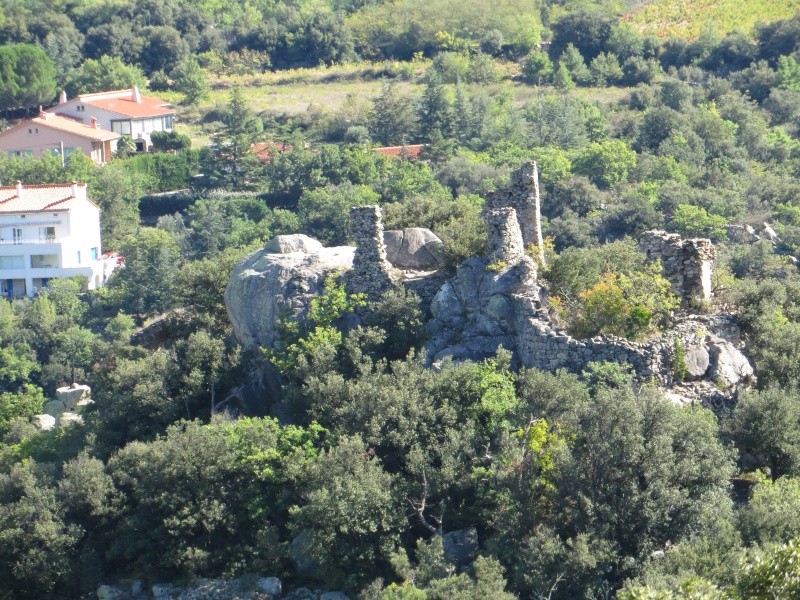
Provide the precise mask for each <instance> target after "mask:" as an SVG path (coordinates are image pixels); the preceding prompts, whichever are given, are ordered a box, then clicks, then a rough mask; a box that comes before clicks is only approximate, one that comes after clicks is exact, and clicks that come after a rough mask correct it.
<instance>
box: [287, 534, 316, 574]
mask: <svg viewBox="0 0 800 600" xmlns="http://www.w3.org/2000/svg"><path fill="white" fill-rule="evenodd" d="M310 538H311V534H309V533H308V532H307V531H301V532H300V533H299V534H298V535H296V536H295V538H294V539H293V540H292V541H291V542H290V543H289V556H290V557H291V559H292V563H293V564H294V568H295V571H297V574H298V575H299V576H300V577H308V578H314V577H316V576H317V575H318V574H319V570H320V565H319V564H318V563H317V562H316V561H315V560H314V559H313V558H311V557H310V556H309V555H308V550H307V549H308V544H309V542H310Z"/></svg>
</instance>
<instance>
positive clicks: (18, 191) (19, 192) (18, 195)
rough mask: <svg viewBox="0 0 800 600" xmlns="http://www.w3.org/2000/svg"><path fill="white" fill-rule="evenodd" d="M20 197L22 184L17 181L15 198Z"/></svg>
mask: <svg viewBox="0 0 800 600" xmlns="http://www.w3.org/2000/svg"><path fill="white" fill-rule="evenodd" d="M20 196H22V182H21V181H20V180H19V179H17V197H18V198H19V197H20Z"/></svg>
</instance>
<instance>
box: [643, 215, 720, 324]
mask: <svg viewBox="0 0 800 600" xmlns="http://www.w3.org/2000/svg"><path fill="white" fill-rule="evenodd" d="M639 248H640V249H641V251H642V252H644V254H645V256H646V257H647V260H648V261H655V260H660V261H661V268H662V270H663V273H664V278H665V279H667V281H669V282H670V283H671V284H672V291H673V293H674V294H675V295H676V296H678V298H680V299H681V304H682V305H683V307H684V308H692V307H696V306H698V305H699V304H701V303H704V302H709V301H710V300H711V274H712V271H713V268H714V259H715V257H716V250H715V249H714V244H712V243H711V240H706V239H697V238H693V239H690V240H684V239H681V236H680V235H678V234H677V233H667V232H666V231H648V232H646V233H645V234H644V235H643V236H642V239H641V240H640V241H639Z"/></svg>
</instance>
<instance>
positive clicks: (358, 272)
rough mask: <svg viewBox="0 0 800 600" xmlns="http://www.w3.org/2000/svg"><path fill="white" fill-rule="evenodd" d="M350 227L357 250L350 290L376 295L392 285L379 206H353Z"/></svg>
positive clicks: (354, 255) (370, 295) (373, 296)
mask: <svg viewBox="0 0 800 600" xmlns="http://www.w3.org/2000/svg"><path fill="white" fill-rule="evenodd" d="M350 230H351V231H352V233H353V238H354V239H355V242H356V251H355V254H353V268H352V270H351V271H350V273H348V276H347V279H346V284H347V291H348V292H350V293H351V294H354V293H363V294H366V295H367V297H368V298H371V299H374V298H377V297H379V296H380V295H381V294H382V293H383V292H385V291H386V290H388V289H389V288H391V287H392V285H393V281H392V275H391V271H392V265H391V264H389V261H388V260H386V245H385V244H384V241H383V220H382V215H381V209H380V207H379V206H354V207H353V208H351V209H350Z"/></svg>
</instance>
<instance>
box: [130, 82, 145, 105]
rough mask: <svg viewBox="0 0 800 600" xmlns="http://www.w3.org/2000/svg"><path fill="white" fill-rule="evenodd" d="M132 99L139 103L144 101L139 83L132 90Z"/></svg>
mask: <svg viewBox="0 0 800 600" xmlns="http://www.w3.org/2000/svg"><path fill="white" fill-rule="evenodd" d="M131 100H133V101H134V102H136V103H137V104H141V102H142V95H141V94H140V93H139V86H138V85H135V86H133V89H132V90H131Z"/></svg>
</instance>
